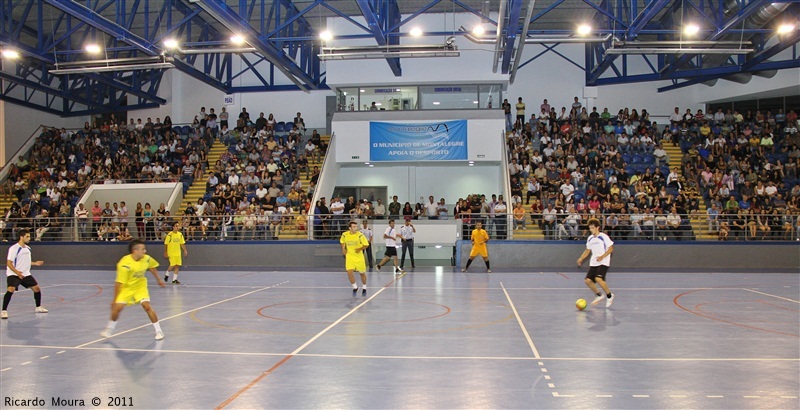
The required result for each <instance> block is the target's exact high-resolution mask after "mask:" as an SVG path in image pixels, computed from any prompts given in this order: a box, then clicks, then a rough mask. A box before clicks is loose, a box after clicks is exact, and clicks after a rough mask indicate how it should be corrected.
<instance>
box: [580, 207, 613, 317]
mask: <svg viewBox="0 0 800 410" xmlns="http://www.w3.org/2000/svg"><path fill="white" fill-rule="evenodd" d="M589 232H591V233H592V234H591V235H589V238H588V239H586V250H585V251H583V254H581V257H580V258H578V266H581V265H582V264H583V260H584V259H586V258H587V257H589V256H590V255H591V259H589V272H588V273H587V274H586V279H585V280H584V281H585V282H586V286H588V287H589V289H591V290H592V293H594V294H595V298H594V301H592V305H596V304H598V303H600V301H601V300H603V295H602V294H601V293H600V292H599V291H598V290H597V285H600V287H601V288H602V289H603V291H604V292H606V297H605V299H606V307H609V306H611V304H612V303H614V295H613V294H611V291H610V290H608V284H606V273H607V272H608V267H609V265H611V253H612V252H614V241H612V240H611V238H609V237H608V235H606V234H604V233H603V232H601V231H600V221H598V220H597V219H596V218H592V219H590V220H589Z"/></svg>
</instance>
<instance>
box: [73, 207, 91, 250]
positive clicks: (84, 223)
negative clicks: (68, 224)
mask: <svg viewBox="0 0 800 410" xmlns="http://www.w3.org/2000/svg"><path fill="white" fill-rule="evenodd" d="M75 218H76V219H77V220H78V240H80V241H82V240H85V239H86V235H87V229H88V227H89V210H88V209H86V207H84V206H83V202H81V203H79V204H78V207H77V208H76V209H75Z"/></svg>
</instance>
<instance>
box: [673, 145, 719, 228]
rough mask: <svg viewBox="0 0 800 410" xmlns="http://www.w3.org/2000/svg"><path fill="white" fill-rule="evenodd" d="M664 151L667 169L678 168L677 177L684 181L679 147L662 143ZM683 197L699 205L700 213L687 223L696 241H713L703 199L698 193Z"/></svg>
mask: <svg viewBox="0 0 800 410" xmlns="http://www.w3.org/2000/svg"><path fill="white" fill-rule="evenodd" d="M663 147H664V151H666V152H667V155H669V168H670V169H672V168H676V167H677V168H678V172H679V177H680V178H681V180H682V181H685V177H684V175H683V168H682V167H681V158H682V157H683V152H682V151H681V148H680V147H676V146H673V145H672V143H670V142H666V141H665V142H664V144H663ZM683 195H684V196H685V197H686V199H687V200H691V199H692V198H697V199H698V201H697V203H698V204H699V208H700V212H699V213H698V214H697V215H693V216H690V217H689V221H690V222H691V224H692V231H693V232H694V234H695V238H696V239H702V240H708V239H715V238H716V236H715V235H714V234H713V233H711V232H708V223H707V221H706V215H707V214H706V202H705V201H704V200H703V198H702V197H701V196H700V195H699V193H698V192H691V191H688V190H684V191H683Z"/></svg>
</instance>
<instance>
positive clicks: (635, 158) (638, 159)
mask: <svg viewBox="0 0 800 410" xmlns="http://www.w3.org/2000/svg"><path fill="white" fill-rule="evenodd" d="M642 162H643V158H642V156H641V155H634V156H633V157H632V158H631V163H633V164H641V163H642Z"/></svg>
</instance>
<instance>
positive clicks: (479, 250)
mask: <svg viewBox="0 0 800 410" xmlns="http://www.w3.org/2000/svg"><path fill="white" fill-rule="evenodd" d="M478 255H480V256H481V257H483V258H489V250H488V249H486V245H483V246H473V247H472V250H471V251H469V257H470V258H474V257H476V256H478Z"/></svg>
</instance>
